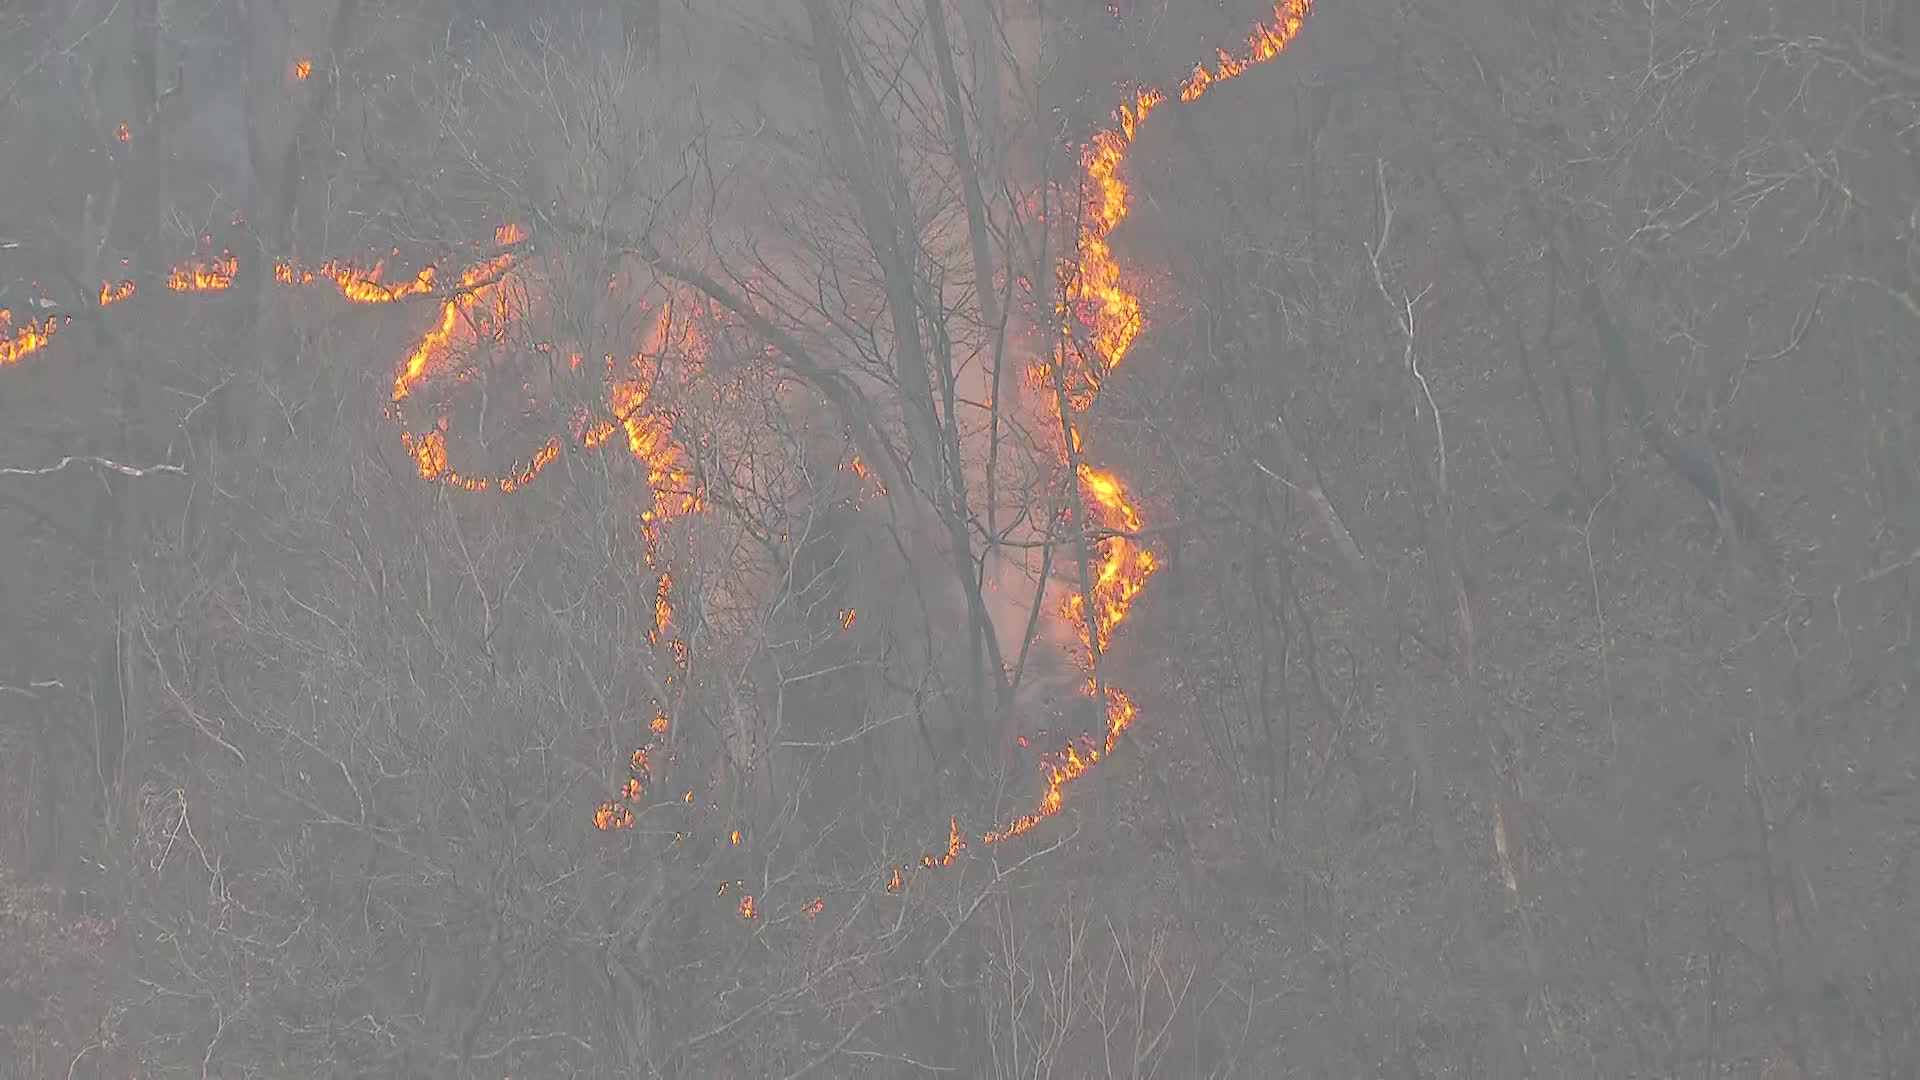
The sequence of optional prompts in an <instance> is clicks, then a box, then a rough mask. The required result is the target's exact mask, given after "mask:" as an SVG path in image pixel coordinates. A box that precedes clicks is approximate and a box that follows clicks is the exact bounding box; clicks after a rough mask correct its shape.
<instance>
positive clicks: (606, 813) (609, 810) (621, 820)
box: [593, 799, 633, 832]
mask: <svg viewBox="0 0 1920 1080" xmlns="http://www.w3.org/2000/svg"><path fill="white" fill-rule="evenodd" d="M593 827H594V828H596V829H599V830H600V831H601V832H616V831H618V830H620V829H631V828H633V811H631V810H629V809H627V808H626V807H625V806H622V805H621V804H619V803H617V802H614V801H613V800H611V799H609V800H607V801H606V802H603V803H601V804H600V805H599V806H597V807H595V808H594V811H593Z"/></svg>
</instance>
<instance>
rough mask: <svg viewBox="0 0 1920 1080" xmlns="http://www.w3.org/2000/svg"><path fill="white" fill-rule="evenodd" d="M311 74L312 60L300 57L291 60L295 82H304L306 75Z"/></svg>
mask: <svg viewBox="0 0 1920 1080" xmlns="http://www.w3.org/2000/svg"><path fill="white" fill-rule="evenodd" d="M311 74H313V61H312V60H309V59H307V58H306V57H301V58H300V59H298V60H295V61H294V62H293V78H294V81H295V82H306V81H307V76H309V75H311Z"/></svg>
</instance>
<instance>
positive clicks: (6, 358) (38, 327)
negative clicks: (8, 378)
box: [0, 311, 72, 367]
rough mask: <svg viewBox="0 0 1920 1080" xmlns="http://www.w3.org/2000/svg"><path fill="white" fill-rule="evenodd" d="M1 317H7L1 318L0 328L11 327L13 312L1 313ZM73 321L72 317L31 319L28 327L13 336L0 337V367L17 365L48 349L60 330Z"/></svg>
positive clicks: (23, 327)
mask: <svg viewBox="0 0 1920 1080" xmlns="http://www.w3.org/2000/svg"><path fill="white" fill-rule="evenodd" d="M0 316H5V317H4V318H0V327H3V326H7V325H11V323H12V321H13V313H12V312H10V311H0ZM71 321H72V319H71V318H70V317H54V318H47V319H29V320H27V323H26V325H24V326H22V327H20V328H19V329H17V330H15V331H14V332H13V333H12V334H11V335H8V336H6V337H0V367H7V366H8V365H11V364H17V363H19V362H20V361H22V360H25V359H26V358H27V357H29V356H32V355H33V354H34V353H37V352H39V351H40V350H41V349H44V348H46V347H47V343H48V342H51V341H52V340H53V336H54V335H55V334H57V333H59V332H60V328H61V327H62V326H64V325H66V324H67V323H68V322H71Z"/></svg>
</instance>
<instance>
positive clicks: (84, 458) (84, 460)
mask: <svg viewBox="0 0 1920 1080" xmlns="http://www.w3.org/2000/svg"><path fill="white" fill-rule="evenodd" d="M69 465H98V466H99V467H101V468H103V469H106V470H108V471H109V472H117V473H119V474H120V475H121V476H151V475H152V474H154V473H180V474H182V475H185V474H186V471H187V470H185V469H183V468H181V467H180V466H178V465H123V464H121V463H120V462H118V461H114V460H112V459H110V458H103V457H92V456H89V455H84V454H68V455H67V456H66V457H63V458H61V459H60V460H59V461H58V462H57V463H55V464H52V465H47V466H44V467H42V468H38V469H16V468H0V476H46V475H48V474H50V473H57V472H59V471H60V470H62V469H64V468H66V467H67V466H69Z"/></svg>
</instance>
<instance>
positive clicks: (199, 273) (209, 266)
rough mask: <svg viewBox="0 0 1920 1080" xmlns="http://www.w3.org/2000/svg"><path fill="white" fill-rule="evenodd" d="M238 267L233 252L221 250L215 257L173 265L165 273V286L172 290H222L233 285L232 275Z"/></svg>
mask: <svg viewBox="0 0 1920 1080" xmlns="http://www.w3.org/2000/svg"><path fill="white" fill-rule="evenodd" d="M239 268H240V264H239V261H238V260H236V259H235V258H234V257H233V252H231V251H223V252H221V253H220V257H219V258H217V259H209V260H206V261H204V262H203V261H200V260H195V261H193V262H189V263H186V264H184V265H181V266H176V267H174V268H173V272H172V273H170V274H168V275H167V288H169V289H172V290H173V291H174V292H223V291H225V290H227V289H230V288H232V287H233V276H234V274H235V273H237V272H238V271H239Z"/></svg>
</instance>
